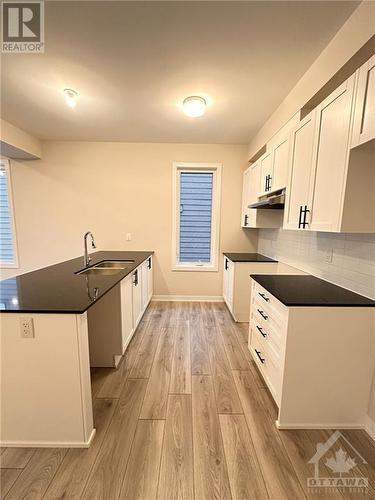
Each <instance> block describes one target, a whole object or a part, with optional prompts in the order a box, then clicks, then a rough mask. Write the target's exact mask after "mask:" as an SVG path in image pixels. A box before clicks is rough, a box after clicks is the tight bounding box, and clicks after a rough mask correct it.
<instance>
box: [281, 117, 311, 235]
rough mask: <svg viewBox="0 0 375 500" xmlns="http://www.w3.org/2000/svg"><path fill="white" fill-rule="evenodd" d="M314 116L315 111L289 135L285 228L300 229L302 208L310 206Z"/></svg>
mask: <svg viewBox="0 0 375 500" xmlns="http://www.w3.org/2000/svg"><path fill="white" fill-rule="evenodd" d="M315 116H316V113H315V111H313V112H312V113H310V114H309V115H308V116H306V117H305V118H304V119H303V120H302V121H301V122H300V123H299V124H298V126H297V127H295V128H294V130H292V132H291V135H290V143H291V152H290V174H289V183H288V188H287V190H286V200H285V210H284V226H283V227H284V228H285V229H302V225H301V223H302V221H303V212H302V210H303V209H304V207H307V209H308V210H309V209H310V208H311V201H310V196H311V194H310V193H311V189H312V183H313V181H314V172H313V146H314V131H315Z"/></svg>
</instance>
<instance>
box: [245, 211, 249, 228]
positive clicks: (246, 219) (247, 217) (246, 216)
mask: <svg viewBox="0 0 375 500" xmlns="http://www.w3.org/2000/svg"><path fill="white" fill-rule="evenodd" d="M248 219H249V216H248V215H247V214H246V215H245V221H244V226H247V221H248Z"/></svg>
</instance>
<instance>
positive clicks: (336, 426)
mask: <svg viewBox="0 0 375 500" xmlns="http://www.w3.org/2000/svg"><path fill="white" fill-rule="evenodd" d="M275 423H276V427H277V428H278V429H280V430H287V429H335V430H337V429H364V428H365V427H364V425H363V424H353V423H350V422H348V423H342V422H336V423H323V424H308V423H306V424H280V423H279V421H278V420H276V422H275Z"/></svg>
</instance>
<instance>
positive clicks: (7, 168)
mask: <svg viewBox="0 0 375 500" xmlns="http://www.w3.org/2000/svg"><path fill="white" fill-rule="evenodd" d="M0 161H1V165H2V166H3V167H4V168H5V171H6V176H7V184H8V199H9V210H10V218H11V224H12V239H13V248H14V262H12V263H9V262H2V261H1V260H0V269H17V268H18V267H19V265H18V247H17V235H16V222H15V218H14V204H13V190H12V176H11V168H10V161H9V159H8V158H3V157H2V158H1V159H0Z"/></svg>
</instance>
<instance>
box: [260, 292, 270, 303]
mask: <svg viewBox="0 0 375 500" xmlns="http://www.w3.org/2000/svg"><path fill="white" fill-rule="evenodd" d="M258 293H259V295H260V296H261V297H262V299H264V300H265V301H266V302H269V300H270V299H269V298H268V297H266V296H265V295H264V293H260V292H258Z"/></svg>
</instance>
